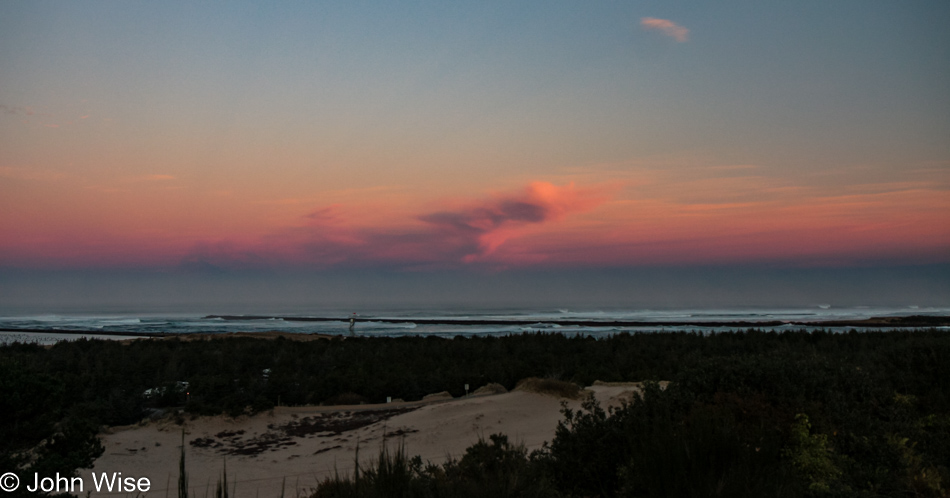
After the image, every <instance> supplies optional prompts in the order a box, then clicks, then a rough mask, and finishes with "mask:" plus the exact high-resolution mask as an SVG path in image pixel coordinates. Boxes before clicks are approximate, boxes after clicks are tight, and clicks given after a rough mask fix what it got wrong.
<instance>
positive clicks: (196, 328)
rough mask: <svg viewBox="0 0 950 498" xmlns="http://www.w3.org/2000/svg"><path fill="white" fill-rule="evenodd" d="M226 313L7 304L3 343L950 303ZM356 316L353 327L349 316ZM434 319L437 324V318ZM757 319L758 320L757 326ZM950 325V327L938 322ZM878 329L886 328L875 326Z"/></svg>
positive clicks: (717, 323)
mask: <svg viewBox="0 0 950 498" xmlns="http://www.w3.org/2000/svg"><path fill="white" fill-rule="evenodd" d="M231 311H232V312H230V313H228V314H227V315H223V314H220V311H219V310H215V309H208V310H205V311H204V312H202V311H196V310H187V311H185V310H175V309H167V308H164V309H157V310H156V309H153V310H141V309H121V310H116V309H102V310H88V311H82V312H76V311H70V312H55V313H38V312H37V310H35V309H30V310H3V311H0V330H2V332H0V343H11V342H14V341H19V342H34V343H39V344H51V343H55V342H58V341H62V340H75V339H79V338H81V337H86V338H102V339H126V338H130V337H136V336H138V335H140V334H159V333H165V334H191V333H211V334H215V333H227V332H266V331H281V332H291V333H307V334H309V333H320V334H330V335H357V336H381V337H398V336H406V335H420V336H440V337H454V336H475V335H496V336H501V335H508V334H521V333H535V332H547V333H554V332H556V333H561V334H565V335H577V334H583V335H590V336H593V337H607V336H610V335H613V334H618V333H623V332H629V333H634V332H671V331H704V332H709V331H728V330H737V329H746V328H750V327H751V326H754V327H755V328H759V329H762V330H773V331H783V330H800V329H806V330H817V329H823V330H829V331H834V332H844V331H848V330H851V329H855V328H856V329H858V330H865V329H867V328H866V327H854V326H827V325H823V324H820V323H817V322H827V321H858V320H864V319H868V318H873V317H903V316H916V315H922V316H947V315H950V307H881V306H877V307H875V306H856V307H832V306H814V307H801V308H739V307H736V308H721V309H605V310H597V309H590V310H585V309H457V308H455V309H428V310H426V309H378V310H344V309H312V308H304V307H301V308H297V309H281V310H278V311H279V312H274V313H268V312H267V310H253V313H250V312H249V313H233V310H231ZM351 317H353V318H354V321H355V323H354V324H353V328H352V330H351V329H350V322H349V319H350V318H351ZM433 322H435V323H433ZM750 324H754V325H750ZM938 328H944V329H946V328H948V327H938ZM875 329H879V327H877V328H875Z"/></svg>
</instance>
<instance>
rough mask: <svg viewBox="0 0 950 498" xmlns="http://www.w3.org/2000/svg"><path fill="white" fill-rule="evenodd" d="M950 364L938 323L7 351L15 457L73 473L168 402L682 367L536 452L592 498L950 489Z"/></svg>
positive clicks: (590, 414) (562, 480)
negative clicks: (665, 385)
mask: <svg viewBox="0 0 950 498" xmlns="http://www.w3.org/2000/svg"><path fill="white" fill-rule="evenodd" d="M948 358H950V335H948V334H947V333H946V332H944V331H940V330H936V329H932V330H922V331H912V332H911V331H883V332H860V333H859V332H852V333H845V334H837V333H826V332H811V333H809V332H804V331H797V332H783V333H772V332H762V331H756V330H748V331H743V332H729V333H713V334H709V333H707V334H703V333H637V334H618V335H616V336H613V337H611V338H607V339H599V340H595V339H593V338H590V337H584V336H576V337H565V336H563V335H558V334H542V333H537V334H522V335H512V336H507V337H468V338H465V337H457V338H454V339H443V338H436V337H399V338H347V339H334V340H317V341H310V342H297V341H290V340H285V339H275V340H263V339H253V338H228V339H224V340H210V341H185V340H177V339H171V340H140V341H133V342H131V343H129V344H123V343H119V342H115V341H87V340H79V341H75V342H62V343H58V344H56V345H54V346H51V347H41V346H36V345H25V344H13V345H8V346H3V347H0V445H2V447H0V466H2V468H19V469H40V468H42V469H43V472H44V473H46V471H47V470H49V471H50V472H49V473H54V472H57V471H59V472H60V473H61V474H62V475H67V474H70V473H72V472H74V471H75V469H77V468H82V467H86V466H88V465H89V463H91V461H92V459H93V458H95V456H97V455H98V453H97V452H101V447H100V446H99V445H98V441H97V440H96V438H95V434H96V432H97V430H98V428H99V427H100V426H102V425H120V424H127V423H132V422H136V421H138V420H140V419H141V418H142V417H143V416H145V415H147V414H148V413H149V412H150V411H152V410H162V409H167V408H174V409H175V410H176V411H177V409H179V408H181V409H184V410H185V411H186V412H190V413H193V414H218V413H231V414H238V413H244V412H253V411H259V410H266V409H268V408H270V407H272V406H274V405H275V404H277V403H280V404H285V405H293V404H318V403H334V402H337V401H343V400H346V401H348V402H352V401H354V400H363V401H366V402H381V401H383V400H385V398H386V397H387V396H391V397H393V398H403V399H406V400H414V399H420V398H421V397H422V396H424V395H426V394H429V393H433V392H439V391H449V392H450V393H452V394H453V395H455V396H459V395H461V394H463V393H464V385H465V384H469V385H470V386H471V387H472V388H475V387H478V386H481V385H484V384H487V383H490V382H495V383H499V384H502V385H504V386H505V387H507V388H509V389H510V388H512V387H514V385H515V383H517V381H518V380H520V379H523V378H526V377H549V378H558V379H563V380H567V381H572V382H576V383H578V384H581V385H588V384H590V383H592V382H593V381H594V380H603V381H642V380H671V381H673V383H672V384H671V387H670V388H669V389H667V390H666V391H660V390H658V389H653V390H649V391H648V392H647V393H646V395H645V398H644V400H643V402H641V403H634V404H632V405H630V406H628V407H626V408H625V409H624V410H621V411H618V412H615V413H612V414H609V413H603V412H602V411H599V410H598V409H597V408H596V407H594V406H589V407H588V409H587V410H583V411H581V412H579V413H566V414H565V415H566V417H565V421H564V423H563V424H562V427H561V428H560V429H559V431H558V435H557V438H556V439H555V440H554V441H553V442H552V445H551V446H550V448H548V449H547V451H546V452H545V453H544V454H543V455H534V456H528V455H523V458H524V459H526V460H525V462H528V464H525V465H528V467H530V468H529V469H528V470H526V472H529V471H530V472H531V473H532V474H531V475H535V474H538V475H547V476H549V479H548V480H547V481H544V482H545V485H546V486H548V487H546V488H545V489H547V490H548V491H551V490H555V491H556V492H557V493H558V494H562V495H574V496H617V495H632V496H664V495H663V494H662V493H661V491H659V490H663V489H674V490H677V489H678V490H679V491H678V492H677V493H672V492H670V493H667V494H666V496H676V495H682V496H685V495H694V496H699V495H704V496H705V495H708V494H709V493H707V491H709V489H716V486H719V488H718V489H720V491H721V490H722V489H728V490H731V491H730V493H729V494H732V495H736V496H737V495H742V494H743V493H742V492H740V491H741V490H743V489H746V490H756V492H759V493H760V494H761V493H766V494H771V495H776V496H778V495H781V494H783V493H785V494H788V495H789V496H797V495H799V494H800V493H812V494H814V493H819V494H820V493H832V494H841V495H849V496H850V495H854V496H875V493H876V494H877V495H885V496H898V495H901V494H902V493H905V494H907V493H911V494H912V492H913V493H917V494H922V495H925V496H926V495H928V493H930V495H931V496H945V495H946V490H945V488H946V487H947V486H948V484H947V483H948V482H950V481H948V477H947V462H948V461H950V434H948V432H950V397H948V394H950V361H947V359H948ZM146 393H147V394H146ZM592 441H599V442H600V443H596V444H595V443H592ZM486 444H487V443H486ZM496 446H497V445H496ZM486 448H490V449H491V451H489V450H485V452H484V454H494V453H493V451H494V452H495V453H498V451H495V450H499V448H500V447H498V448H496V447H493V446H491V445H488V446H486ZM505 448H507V447H505ZM30 450H32V452H31V451H30ZM499 451H500V450H499ZM506 451H507V450H506ZM499 454H506V453H505V452H504V451H502V452H501V453H499ZM506 458H507V457H506ZM509 460H510V458H509ZM506 461H508V460H506ZM531 462H534V463H531ZM542 463H543V465H542ZM529 464H530V465H529ZM528 467H526V468H528ZM671 468H678V469H686V470H684V471H683V472H687V474H677V473H671V472H670V471H668V470H667V471H664V469H671ZM420 469H422V467H420ZM29 472H30V473H32V472H33V470H29ZM420 472H421V470H420ZM443 473H444V472H443ZM449 474H451V473H449ZM456 474H457V475H463V474H464V473H462V474H459V473H457V472H456V473H455V474H451V475H456ZM419 475H421V474H419ZM446 475H448V474H446ZM762 476H771V477H769V478H768V479H766V480H763V478H762ZM531 480H532V481H536V482H541V480H539V479H537V478H532V479H531ZM671 483H672V484H671ZM675 483H679V484H676V485H675V486H674V485H673V484H675ZM685 483H688V486H690V487H688V488H682V489H680V488H677V487H676V486H687V484H685ZM704 483H705V484H704ZM782 483H784V484H782ZM341 486H343V487H342V488H340V489H343V488H345V486H344V485H341ZM671 486H672V487H671ZM722 486H726V487H725V488H723V487H722ZM730 486H731V487H730ZM776 486H777V487H776ZM941 486H942V488H941ZM938 488H939V489H943V491H939V490H938V491H934V490H935V489H938ZM703 490H705V491H703ZM551 492H554V491H551ZM671 493H672V494H671ZM704 493H706V494H704ZM750 493H751V492H750ZM855 493H857V494H855ZM861 493H864V494H861ZM934 493H937V494H934ZM939 493H944V494H943V495H941V494H939ZM360 496H364V495H360Z"/></svg>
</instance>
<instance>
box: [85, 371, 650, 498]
mask: <svg viewBox="0 0 950 498" xmlns="http://www.w3.org/2000/svg"><path fill="white" fill-rule="evenodd" d="M638 390H639V386H638V385H637V384H620V385H595V386H591V387H590V388H588V392H590V393H592V394H593V395H594V396H595V397H596V398H597V399H598V401H600V402H601V404H602V405H605V406H608V405H617V404H619V403H620V401H621V400H624V399H630V398H631V397H632V396H633V392H635V391H638ZM580 403H581V402H580V401H578V400H568V399H560V398H557V397H554V396H550V395H544V394H537V393H533V392H525V391H514V392H509V393H504V394H494V395H484V396H468V397H463V398H456V399H448V400H436V401H431V402H408V403H405V402H399V403H388V404H378V405H357V406H300V407H276V408H274V409H273V410H271V411H269V412H266V413H260V414H256V415H253V416H242V417H238V418H230V417H226V416H215V417H198V418H195V419H194V420H190V419H189V417H188V416H187V415H186V416H185V420H184V422H183V423H182V424H181V425H178V424H177V423H176V422H175V421H174V420H172V419H171V418H168V419H164V420H161V421H154V422H143V423H142V424H139V425H133V426H125V427H115V428H111V429H109V430H108V431H106V432H105V433H103V434H102V435H101V439H102V443H103V446H104V447H105V452H104V453H103V455H102V456H101V457H100V458H99V459H98V460H96V462H95V466H94V467H93V469H92V470H91V472H95V473H97V475H98V474H100V473H101V472H108V473H112V472H121V473H122V475H123V476H134V477H143V476H144V477H148V478H149V480H150V481H151V483H152V486H151V489H150V491H149V492H148V493H147V495H148V496H156V497H165V496H176V495H177V491H176V488H177V483H178V465H179V456H180V448H181V445H182V430H183V429H184V432H185V434H184V441H185V458H186V474H187V475H188V477H189V488H190V493H189V494H191V495H192V496H195V497H203V496H211V495H213V493H214V487H215V483H216V482H217V480H218V479H219V477H220V475H221V471H222V469H223V468H224V465H225V461H226V465H227V473H228V482H229V484H230V485H231V486H232V487H233V488H234V491H235V493H236V496H253V497H275V498H276V497H278V496H280V493H281V487H282V485H283V486H284V487H285V494H284V496H288V497H293V496H298V495H301V496H303V495H305V494H309V491H310V490H311V489H312V488H313V487H315V486H316V484H317V483H318V482H319V481H320V480H322V479H324V478H326V477H328V476H331V475H333V473H334V472H339V473H341V474H351V473H352V471H353V469H354V466H355V459H356V457H357V449H358V456H359V460H360V462H361V465H366V464H368V463H369V462H370V461H372V460H374V459H375V458H376V457H377V456H378V454H379V451H380V448H382V446H383V445H384V444H385V445H387V446H388V447H389V448H391V449H392V448H395V447H396V446H398V445H404V447H405V448H406V451H407V453H408V454H409V455H419V456H421V457H422V459H423V461H431V462H433V463H441V462H444V461H445V460H446V459H447V458H450V457H454V458H459V457H461V456H462V455H463V454H464V452H465V449H466V448H468V447H469V446H471V445H472V444H474V443H475V442H477V441H478V439H479V437H483V438H487V437H488V436H489V435H491V434H494V433H504V434H507V435H508V437H509V438H510V440H512V441H514V442H518V443H523V444H524V445H525V446H526V447H527V448H528V450H529V451H530V450H534V449H538V448H540V447H541V446H542V444H543V443H544V442H545V441H550V440H551V439H552V438H553V436H554V430H555V428H556V427H557V424H558V422H559V421H561V420H562V419H563V415H562V413H561V409H562V405H563V406H568V407H570V408H579V407H580ZM80 475H81V476H82V477H83V479H84V489H85V491H89V490H92V496H111V495H119V494H126V493H111V494H110V493H97V492H96V491H95V488H94V486H93V482H92V480H91V478H90V471H89V470H83V471H81V472H80ZM232 496H234V495H232Z"/></svg>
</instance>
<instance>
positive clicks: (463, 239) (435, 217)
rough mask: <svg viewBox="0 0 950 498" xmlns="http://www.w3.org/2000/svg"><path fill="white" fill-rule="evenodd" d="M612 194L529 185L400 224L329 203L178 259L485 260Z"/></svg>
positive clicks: (416, 263) (428, 263) (408, 263)
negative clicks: (354, 218) (256, 235)
mask: <svg viewBox="0 0 950 498" xmlns="http://www.w3.org/2000/svg"><path fill="white" fill-rule="evenodd" d="M614 191H615V188H614V187H611V186H594V187H577V186H576V185H574V184H573V183H569V184H566V185H560V186H559V185H554V184H551V183H547V182H533V183H530V184H529V185H527V186H526V187H524V188H523V189H522V190H521V191H520V192H514V193H504V194H497V195H494V196H489V198H487V199H481V200H472V201H469V202H467V203H462V204H456V205H454V206H449V207H446V208H444V209H438V210H433V211H430V212H427V213H423V214H419V215H417V216H415V217H414V218H412V219H408V220H405V223H404V224H403V225H401V226H368V227H354V226H349V225H347V223H346V216H345V211H344V209H343V208H342V207H341V206H340V205H331V206H326V207H323V208H320V209H316V210H314V211H312V212H310V213H309V214H307V215H305V216H304V218H305V219H306V226H298V227H293V228H288V229H285V230H283V231H281V232H278V233H273V234H271V235H269V236H267V237H264V239H263V240H262V241H261V242H260V243H259V244H256V245H253V247H251V248H247V247H244V248H236V247H232V246H215V250H213V251H209V248H208V247H207V246H202V247H201V248H200V250H196V252H195V253H194V254H191V255H189V256H188V258H186V261H187V262H189V263H194V262H195V261H206V262H207V263H209V264H213V265H223V266H228V265H229V264H231V263H236V264H239V265H240V264H242V263H244V262H251V261H257V260H255V259H254V258H251V257H249V256H248V255H249V254H258V255H261V260H267V261H273V262H275V263H304V264H312V265H316V266H334V265H351V266H366V265H370V266H373V265H395V266H400V267H404V268H410V267H412V268H419V267H450V266H458V265H464V264H470V263H476V262H482V261H489V260H490V259H491V255H492V254H493V253H494V252H495V251H496V250H497V249H498V248H499V247H500V246H501V245H503V244H504V243H505V242H506V241H508V240H509V239H512V238H516V237H519V236H521V235H522V234H523V233H524V231H525V230H526V229H528V228H529V227H535V226H539V225H543V224H548V223H553V222H557V221H559V220H562V219H564V218H565V217H567V216H569V215H571V214H574V213H579V212H583V211H587V210H590V209H593V208H595V207H597V206H598V205H600V204H602V203H603V202H606V201H607V200H609V198H610V197H611V196H612V195H613V193H614ZM235 255H237V256H235ZM264 255H266V256H264Z"/></svg>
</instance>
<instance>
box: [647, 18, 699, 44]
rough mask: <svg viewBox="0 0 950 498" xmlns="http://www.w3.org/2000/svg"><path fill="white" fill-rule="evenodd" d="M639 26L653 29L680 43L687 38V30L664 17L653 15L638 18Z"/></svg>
mask: <svg viewBox="0 0 950 498" xmlns="http://www.w3.org/2000/svg"><path fill="white" fill-rule="evenodd" d="M640 26H643V27H644V29H655V30H657V31H660V32H661V33H663V34H664V35H667V36H669V37H671V38H673V39H674V40H676V41H678V42H680V43H682V42H685V41H687V40H689V30H688V29H686V28H684V27H683V26H680V25H679V24H676V23H675V22H673V21H669V20H666V19H657V18H655V17H644V18H642V19H640Z"/></svg>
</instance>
